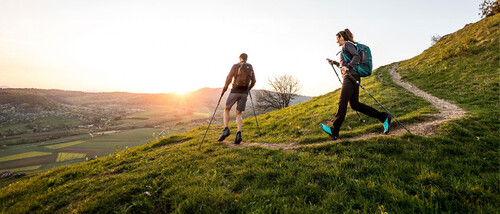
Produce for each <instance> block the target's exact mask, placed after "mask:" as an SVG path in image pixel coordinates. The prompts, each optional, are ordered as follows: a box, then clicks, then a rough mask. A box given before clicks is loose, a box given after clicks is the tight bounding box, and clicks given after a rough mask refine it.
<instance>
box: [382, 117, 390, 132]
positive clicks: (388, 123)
mask: <svg viewBox="0 0 500 214" xmlns="http://www.w3.org/2000/svg"><path fill="white" fill-rule="evenodd" d="M383 124H384V134H387V133H389V128H390V125H391V115H389V116H387V118H386V119H385V121H384V123H383Z"/></svg>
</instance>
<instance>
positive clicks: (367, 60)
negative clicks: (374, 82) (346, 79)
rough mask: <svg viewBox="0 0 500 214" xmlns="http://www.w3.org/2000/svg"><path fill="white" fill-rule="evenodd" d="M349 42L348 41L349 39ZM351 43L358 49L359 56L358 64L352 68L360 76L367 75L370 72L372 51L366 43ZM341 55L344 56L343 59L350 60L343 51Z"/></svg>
mask: <svg viewBox="0 0 500 214" xmlns="http://www.w3.org/2000/svg"><path fill="white" fill-rule="evenodd" d="M349 42H350V41H349ZM350 43H352V44H353V45H354V46H355V47H356V49H357V50H358V53H359V56H360V57H361V59H360V61H359V64H358V65H357V66H356V67H354V70H355V71H356V72H358V74H359V76H360V77H367V76H370V75H371V74H372V68H373V66H372V52H371V51H370V48H369V47H368V46H366V45H363V44H360V43H354V42H350ZM342 57H343V58H344V60H345V61H347V62H351V59H349V57H347V55H345V54H344V53H342Z"/></svg>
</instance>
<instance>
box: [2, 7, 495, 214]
mask: <svg viewBox="0 0 500 214" xmlns="http://www.w3.org/2000/svg"><path fill="white" fill-rule="evenodd" d="M499 32H500V15H495V16H493V17H489V18H485V19H483V20H481V21H479V22H477V23H474V24H469V25H467V26H465V27H464V28H463V29H461V30H459V31H457V32H455V33H452V34H450V35H447V36H445V37H444V38H442V39H441V40H440V41H438V42H437V43H436V44H435V45H434V46H432V47H430V48H429V49H427V50H425V51H424V52H423V53H422V54H420V55H418V56H416V57H414V58H412V59H408V60H406V61H403V62H399V63H398V64H399V67H398V68H397V71H398V72H399V73H400V74H401V75H402V77H403V79H404V80H405V81H408V82H410V83H412V84H414V85H416V86H417V87H419V88H420V89H422V90H424V91H426V92H429V93H431V94H433V95H434V96H437V97H439V98H442V99H446V100H449V101H451V102H454V103H456V104H457V105H459V106H460V107H461V108H463V109H465V110H466V111H467V112H468V113H467V115H466V116H465V117H463V118H461V119H457V120H453V121H449V122H447V123H445V124H443V125H441V126H439V127H438V129H437V131H436V133H435V134H434V135H432V136H419V135H413V134H403V135H389V136H384V135H380V134H379V135H376V134H375V137H372V138H368V139H364V140H350V139H353V138H352V137H356V136H362V135H365V134H367V133H380V132H381V129H382V126H381V124H380V123H379V122H378V121H375V120H373V119H368V118H367V117H366V116H364V118H365V119H366V122H364V123H363V122H360V121H359V120H358V119H357V116H356V115H355V113H354V112H353V111H352V110H349V111H348V115H347V118H346V123H344V125H343V129H342V130H341V133H340V135H341V138H344V140H343V141H341V142H331V143H327V144H324V143H323V142H325V141H327V140H328V136H325V134H323V133H322V132H321V131H320V130H319V128H318V123H320V122H327V123H329V122H328V121H329V120H331V119H333V117H334V113H335V111H336V100H337V99H338V95H339V90H336V91H333V92H331V93H328V94H325V95H322V96H319V97H315V98H313V99H311V100H309V101H307V102H303V103H300V104H297V105H294V106H291V107H288V108H285V109H281V110H278V111H273V112H270V113H267V114H264V115H259V116H258V119H259V122H260V125H261V126H260V128H261V131H260V134H259V131H258V129H257V127H256V124H255V119H254V118H248V119H246V120H244V131H243V138H244V141H246V142H261V143H268V144H283V143H289V142H296V143H299V144H304V145H306V144H307V145H309V146H307V147H306V146H304V147H298V148H296V149H292V150H273V149H266V148H261V147H258V146H257V147H229V146H228V145H227V144H226V143H220V142H217V141H216V139H217V137H218V135H219V134H220V131H221V129H222V127H221V126H220V125H215V127H213V128H211V129H210V131H209V132H208V135H207V140H206V141H205V143H204V144H203V147H202V149H201V150H198V147H199V144H200V140H201V138H202V136H203V133H204V132H205V130H206V128H207V126H202V127H199V128H196V129H193V130H191V131H189V132H186V133H183V134H178V135H173V136H170V137H167V138H164V139H160V140H158V141H155V142H152V143H150V144H147V145H144V146H139V147H137V148H134V149H129V150H125V151H122V152H119V153H115V154H113V155H110V156H109V157H105V158H99V159H97V160H94V161H89V162H86V163H82V164H78V165H73V166H67V167H61V168H57V169H54V170H50V171H46V172H41V173H37V174H34V175H31V176H30V177H29V178H24V179H21V180H19V181H17V182H15V183H12V184H10V185H8V186H4V187H2V188H1V189H0V207H1V209H2V212H6V213H31V212H34V213H44V212H61V213H66V212H90V213H93V212H119V213H136V212H150V213H170V212H176V213H248V212H252V213H275V212H280V213H341V212H353V213H356V212H370V213H374V212H377V213H378V212H380V213H385V212H389V213H443V212H444V213H498V212H499V208H498V204H500V188H499V175H500V174H499V170H500V167H499V165H498V163H499V161H500V160H499V153H498V152H499V148H500V132H499V131H500V129H499V128H500V121H499V118H500V110H499V109H500V108H499V107H500V106H499V105H500V102H499V97H498V89H499V84H498V83H499V82H500V70H499V66H498V65H499V62H500V52H499V51H498V50H500V48H499V45H500V42H499V38H500V37H499ZM391 66H393V65H387V66H383V67H381V68H379V69H377V70H376V71H374V74H373V75H372V76H370V77H368V78H364V79H363V80H362V84H363V85H364V86H365V87H366V88H367V89H368V90H369V91H370V92H371V93H372V94H374V95H375V97H376V98H377V99H378V100H379V101H381V102H382V103H383V104H384V105H386V107H388V108H389V109H390V110H391V112H393V114H394V115H395V116H396V117H398V119H400V120H401V121H402V122H403V123H406V124H418V123H419V122H421V121H427V120H429V119H432V118H433V117H434V116H433V115H435V114H436V113H437V112H438V110H437V109H435V108H434V107H432V106H431V105H430V104H429V103H428V102H427V101H426V100H424V99H422V98H420V97H417V96H415V95H413V94H412V93H410V92H408V91H406V90H404V89H403V88H402V87H401V86H399V85H396V84H395V83H394V82H392V80H391V78H390V74H389V73H388V72H387V71H388V69H389V68H390V67H391ZM360 99H361V102H364V103H367V104H369V105H371V106H376V103H374V101H372V100H371V98H370V97H369V96H368V95H367V94H366V93H364V92H363V91H361V92H360ZM392 125H393V126H394V127H397V124H395V123H394V122H393V124H392ZM231 128H232V129H233V130H234V128H235V127H234V124H233V126H232V127H231ZM232 138H234V133H233V135H231V136H230V137H229V139H232ZM318 142H322V143H323V144H321V145H317V146H314V145H313V146H310V145H311V144H316V143H318Z"/></svg>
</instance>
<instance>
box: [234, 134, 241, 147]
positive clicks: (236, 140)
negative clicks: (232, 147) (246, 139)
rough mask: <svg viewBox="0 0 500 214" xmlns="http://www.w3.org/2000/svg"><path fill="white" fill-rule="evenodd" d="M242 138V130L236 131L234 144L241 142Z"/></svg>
mask: <svg viewBox="0 0 500 214" xmlns="http://www.w3.org/2000/svg"><path fill="white" fill-rule="evenodd" d="M242 140H243V139H241V132H238V133H236V138H235V139H234V144H240V143H241V141H242Z"/></svg>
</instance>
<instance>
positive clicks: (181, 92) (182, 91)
mask: <svg viewBox="0 0 500 214" xmlns="http://www.w3.org/2000/svg"><path fill="white" fill-rule="evenodd" d="M190 92H192V90H191V89H188V88H184V89H176V90H175V91H174V92H173V93H174V94H176V95H179V96H185V95H187V94H189V93H190Z"/></svg>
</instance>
